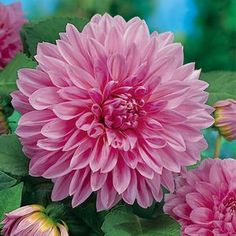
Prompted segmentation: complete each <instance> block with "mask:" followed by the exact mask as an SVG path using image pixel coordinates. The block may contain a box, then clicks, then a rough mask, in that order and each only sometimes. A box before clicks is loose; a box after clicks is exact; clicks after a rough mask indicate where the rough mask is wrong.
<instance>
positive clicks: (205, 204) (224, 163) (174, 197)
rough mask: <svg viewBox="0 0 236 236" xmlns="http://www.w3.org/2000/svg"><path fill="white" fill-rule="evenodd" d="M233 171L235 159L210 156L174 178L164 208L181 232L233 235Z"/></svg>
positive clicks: (235, 190) (235, 178)
mask: <svg viewBox="0 0 236 236" xmlns="http://www.w3.org/2000/svg"><path fill="white" fill-rule="evenodd" d="M235 170H236V160H234V159H224V160H220V159H210V158H209V159H206V160H205V161H203V162H202V164H201V165H200V166H199V167H197V168H196V169H195V170H191V171H188V172H185V173H183V174H182V175H180V176H178V177H177V178H176V180H175V182H176V192H175V193H171V194H168V195H166V199H165V201H166V202H165V205H164V211H165V212H166V213H167V214H169V215H170V216H172V217H173V218H175V219H176V220H177V221H178V222H179V223H180V224H181V226H182V233H183V235H188V236H191V235H192V236H196V235H201V236H214V235H236V172H235Z"/></svg>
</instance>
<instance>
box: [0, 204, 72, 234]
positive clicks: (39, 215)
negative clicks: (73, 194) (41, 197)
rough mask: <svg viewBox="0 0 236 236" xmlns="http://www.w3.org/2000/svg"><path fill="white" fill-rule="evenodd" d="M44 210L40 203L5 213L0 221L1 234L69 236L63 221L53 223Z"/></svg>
mask: <svg viewBox="0 0 236 236" xmlns="http://www.w3.org/2000/svg"><path fill="white" fill-rule="evenodd" d="M44 212H45V208H44V207H42V206H40V205H28V206H24V207H21V208H18V209H16V210H14V211H12V212H10V213H8V214H6V217H5V219H4V220H3V221H2V222H1V224H3V230H2V234H3V235H4V236H14V235H22V236H23V235H24V236H26V235H32V236H42V235H50V236H69V234H68V232H67V228H66V226H65V225H64V224H63V222H62V223H55V222H54V221H53V220H52V219H51V218H49V217H48V216H47V215H46V214H45V213H44Z"/></svg>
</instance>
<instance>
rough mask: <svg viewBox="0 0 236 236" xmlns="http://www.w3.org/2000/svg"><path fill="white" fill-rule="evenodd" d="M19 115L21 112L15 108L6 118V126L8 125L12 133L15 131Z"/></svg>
mask: <svg viewBox="0 0 236 236" xmlns="http://www.w3.org/2000/svg"><path fill="white" fill-rule="evenodd" d="M20 117H21V114H20V113H19V112H17V111H16V110H14V112H13V113H12V114H11V116H9V117H8V119H7V121H8V126H9V128H10V130H11V132H12V133H14V132H15V131H16V128H17V125H18V121H19V119H20Z"/></svg>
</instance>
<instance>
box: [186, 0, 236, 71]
mask: <svg viewBox="0 0 236 236" xmlns="http://www.w3.org/2000/svg"><path fill="white" fill-rule="evenodd" d="M195 3H196V5H197V7H198V17H197V19H196V23H197V26H196V30H195V34H194V35H191V36H189V37H188V38H187V41H186V42H185V59H186V62H192V61H194V62H196V64H197V68H202V69H203V71H212V70H230V71H235V70H236V53H235V52H236V44H235V40H236V27H235V22H236V14H235V9H236V1H235V0H226V1H222V0H214V1H213V0H195Z"/></svg>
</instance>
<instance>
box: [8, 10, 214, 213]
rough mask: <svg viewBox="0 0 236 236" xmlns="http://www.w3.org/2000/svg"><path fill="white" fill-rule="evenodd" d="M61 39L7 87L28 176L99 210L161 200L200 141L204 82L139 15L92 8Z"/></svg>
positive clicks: (206, 121) (45, 46)
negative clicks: (91, 200)
mask: <svg viewBox="0 0 236 236" xmlns="http://www.w3.org/2000/svg"><path fill="white" fill-rule="evenodd" d="M60 36H61V39H60V40H57V42H56V45H53V44H50V43H41V44H39V45H38V51H37V56H36V57H35V58H36V60H37V61H38V63H39V66H38V67H37V69H35V70H32V69H23V70H20V72H19V80H18V81H17V84H18V88H19V90H20V91H17V92H15V93H14V94H13V105H14V107H15V108H16V109H18V110H19V111H20V112H21V113H22V114H23V116H22V118H21V120H20V122H19V127H18V129H17V134H18V135H19V136H20V138H21V141H22V144H23V147H24V148H23V149H24V152H25V153H26V155H27V156H28V157H30V158H31V161H30V174H31V175H33V176H43V177H45V178H49V179H53V181H54V183H55V185H54V189H53V193H52V198H53V200H61V199H63V198H65V197H67V196H68V195H70V196H73V200H72V206H73V207H75V206H77V205H79V204H81V203H82V202H84V201H85V200H86V199H87V198H88V197H89V196H90V194H91V193H92V192H97V209H98V210H102V209H107V208H110V207H112V206H114V205H115V204H116V203H117V202H118V201H119V200H120V199H123V200H124V201H125V202H127V203H129V204H133V203H134V201H135V200H137V202H138V204H139V205H140V206H142V207H148V206H150V205H151V204H152V202H153V199H155V200H157V201H160V200H161V199H162V191H161V187H160V186H161V185H163V186H165V187H166V188H168V189H170V191H173V189H174V183H173V178H172V172H179V171H180V169H181V167H182V166H186V165H191V164H193V163H195V162H196V161H197V160H199V153H200V152H201V151H202V150H203V149H205V148H206V146H207V145H206V142H205V140H204V138H203V136H202V134H201V129H203V128H206V127H208V126H210V125H211V124H212V123H213V119H212V118H211V116H210V115H209V113H210V112H211V111H212V109H211V108H210V107H208V106H206V105H205V102H206V100H207V93H206V92H204V89H205V88H206V87H207V86H208V84H207V83H205V82H203V81H200V80H198V77H199V74H200V71H195V70H194V64H187V65H183V49H182V46H181V45H180V44H178V43H173V42H172V41H173V35H172V34H171V33H163V34H158V33H157V32H154V33H152V34H151V35H150V34H149V31H148V28H147V25H146V24H145V22H144V21H142V20H140V19H139V18H133V19H132V20H130V21H128V22H125V21H124V19H123V18H122V17H120V16H116V17H114V18H113V17H111V16H109V15H107V14H105V15H104V16H100V15H96V16H94V17H93V18H92V20H91V21H90V23H88V24H87V25H86V26H85V28H84V29H83V31H82V32H78V30H77V29H76V28H75V27H74V26H73V25H70V24H68V25H67V27H66V33H62V34H60Z"/></svg>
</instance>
